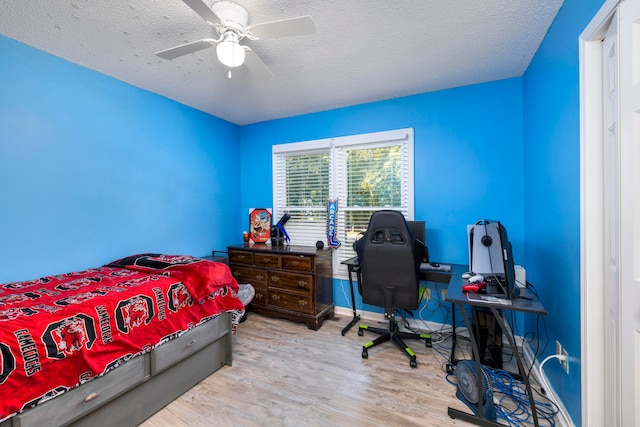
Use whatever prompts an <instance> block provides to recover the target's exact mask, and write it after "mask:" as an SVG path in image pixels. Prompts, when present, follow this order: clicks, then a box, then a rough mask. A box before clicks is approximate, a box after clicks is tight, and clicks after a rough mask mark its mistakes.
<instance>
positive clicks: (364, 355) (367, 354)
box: [362, 349, 369, 359]
mask: <svg viewBox="0 0 640 427" xmlns="http://www.w3.org/2000/svg"><path fill="white" fill-rule="evenodd" d="M362 358H363V359H368V358H369V352H368V351H367V350H366V349H365V350H362Z"/></svg>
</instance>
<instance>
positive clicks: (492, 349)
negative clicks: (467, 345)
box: [472, 308, 502, 369]
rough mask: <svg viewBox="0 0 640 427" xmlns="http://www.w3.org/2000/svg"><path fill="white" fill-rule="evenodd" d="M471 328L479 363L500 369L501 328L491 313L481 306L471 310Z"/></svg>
mask: <svg viewBox="0 0 640 427" xmlns="http://www.w3.org/2000/svg"><path fill="white" fill-rule="evenodd" d="M472 328H473V336H474V338H475V341H476V343H477V344H478V352H479V353H480V363H481V364H483V365H485V366H489V367H491V368H494V369H502V328H501V327H500V324H499V323H498V322H497V321H496V319H495V317H494V316H493V313H492V312H491V311H489V310H486V309H482V308H476V309H475V310H473V317H472Z"/></svg>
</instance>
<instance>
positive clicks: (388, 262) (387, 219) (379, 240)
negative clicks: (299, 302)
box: [355, 210, 431, 368]
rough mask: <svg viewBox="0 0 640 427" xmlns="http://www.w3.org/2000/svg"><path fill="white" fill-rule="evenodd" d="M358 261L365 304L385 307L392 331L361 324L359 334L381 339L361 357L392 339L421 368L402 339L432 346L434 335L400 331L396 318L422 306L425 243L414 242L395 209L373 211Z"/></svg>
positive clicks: (359, 245)
mask: <svg viewBox="0 0 640 427" xmlns="http://www.w3.org/2000/svg"><path fill="white" fill-rule="evenodd" d="M355 249H356V252H357V254H358V258H359V265H360V269H359V272H358V290H359V291H360V294H361V295H362V301H363V302H364V303H365V304H371V305H376V306H379V307H383V308H384V316H385V319H387V320H388V321H389V329H388V330H385V329H382V328H372V327H369V326H366V325H360V327H359V328H358V335H360V336H362V335H364V331H368V332H373V333H375V334H378V335H379V336H378V337H377V338H375V339H374V340H373V341H370V342H368V343H366V344H365V345H364V346H363V347H362V357H363V358H365V359H366V358H368V357H369V354H368V349H370V348H371V347H374V346H376V345H378V344H382V343H383V342H386V341H389V340H392V341H393V342H394V343H395V344H396V345H397V346H398V347H399V348H400V349H401V350H402V351H404V352H405V353H406V354H407V355H408V356H409V359H410V361H409V365H410V366H411V367H412V368H416V367H417V366H418V362H417V361H416V355H415V353H414V352H413V351H412V350H411V348H409V347H408V346H407V345H406V344H405V343H404V341H403V339H424V340H426V345H427V346H430V345H431V336H430V335H428V334H415V333H408V332H400V331H399V330H398V323H397V321H396V319H395V312H396V310H397V309H404V310H415V309H417V308H418V305H419V304H420V300H421V298H422V291H421V289H420V281H419V277H418V274H419V269H420V262H421V261H422V259H423V258H424V256H425V247H424V243H422V242H421V241H420V240H418V239H415V238H414V237H413V236H412V234H411V231H409V227H408V226H407V222H406V221H405V218H404V216H403V215H402V213H400V212H398V211H392V210H381V211H377V212H374V213H373V215H371V218H370V219H369V226H368V227H367V231H366V232H365V233H364V235H363V236H362V237H361V238H360V239H358V241H357V242H356V245H355Z"/></svg>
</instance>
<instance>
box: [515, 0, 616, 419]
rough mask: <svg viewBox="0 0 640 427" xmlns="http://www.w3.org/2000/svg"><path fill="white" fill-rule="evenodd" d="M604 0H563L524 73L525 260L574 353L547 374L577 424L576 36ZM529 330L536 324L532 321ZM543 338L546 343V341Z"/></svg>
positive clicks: (558, 332)
mask: <svg viewBox="0 0 640 427" xmlns="http://www.w3.org/2000/svg"><path fill="white" fill-rule="evenodd" d="M603 3H604V1H603V0H565V3H564V5H563V7H562V9H561V10H560V13H559V14H558V16H557V17H556V20H555V22H554V24H553V25H552V27H551V28H550V30H549V32H548V34H547V36H546V38H545V40H544V42H543V43H542V45H541V46H540V48H539V50H538V52H537V54H536V56H535V58H534V60H533V61H532V63H531V64H530V66H529V68H528V70H527V72H526V74H525V76H524V78H523V89H524V105H523V111H524V117H525V119H524V147H525V149H524V159H525V167H524V170H525V186H524V189H525V191H524V193H525V201H524V202H525V236H526V244H525V265H526V267H527V278H528V279H530V281H531V282H532V283H534V284H536V285H537V288H538V290H539V292H540V298H541V300H542V301H543V303H544V304H545V308H546V309H547V310H548V311H549V315H548V316H547V319H546V322H547V326H548V332H549V335H550V337H551V342H550V343H549V347H548V348H547V350H546V351H545V352H544V353H543V354H542V355H541V356H540V358H542V357H545V356H547V355H549V354H554V353H555V340H558V341H560V343H561V344H562V345H563V347H564V348H566V349H567V352H568V353H569V355H570V369H569V373H570V374H569V375H566V374H565V373H564V371H563V370H562V369H561V368H560V364H558V363H549V364H547V365H545V372H546V373H547V375H548V376H549V378H550V380H551V383H552V385H553V387H554V389H555V390H556V392H557V393H558V394H559V396H560V397H561V399H562V402H563V404H564V405H565V407H566V408H567V410H568V411H569V413H570V415H571V417H572V418H573V421H574V422H575V423H576V425H580V424H581V423H580V421H581V397H580V370H581V367H580V98H579V97H580V93H579V56H578V54H579V52H578V47H579V44H578V37H579V36H580V33H581V32H582V31H583V30H584V28H585V27H586V26H587V24H588V23H589V21H591V19H592V18H593V16H594V15H595V14H596V12H597V11H598V9H599V8H600V7H601V6H602V4H603ZM530 321H531V324H530V325H529V327H530V328H533V327H534V325H533V324H532V323H533V319H530ZM543 344H544V343H543Z"/></svg>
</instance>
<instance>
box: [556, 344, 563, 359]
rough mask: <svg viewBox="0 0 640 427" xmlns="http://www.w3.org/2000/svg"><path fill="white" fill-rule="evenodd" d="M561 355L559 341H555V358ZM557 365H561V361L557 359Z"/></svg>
mask: <svg viewBox="0 0 640 427" xmlns="http://www.w3.org/2000/svg"><path fill="white" fill-rule="evenodd" d="M561 355H562V344H560V341H556V356H561ZM558 363H562V360H560V359H558Z"/></svg>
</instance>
